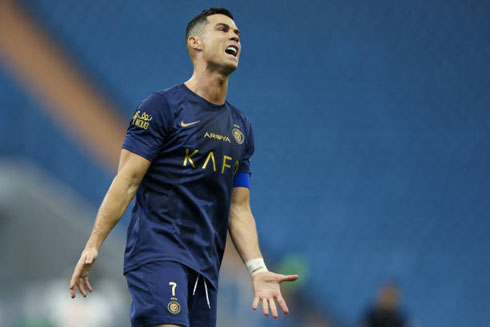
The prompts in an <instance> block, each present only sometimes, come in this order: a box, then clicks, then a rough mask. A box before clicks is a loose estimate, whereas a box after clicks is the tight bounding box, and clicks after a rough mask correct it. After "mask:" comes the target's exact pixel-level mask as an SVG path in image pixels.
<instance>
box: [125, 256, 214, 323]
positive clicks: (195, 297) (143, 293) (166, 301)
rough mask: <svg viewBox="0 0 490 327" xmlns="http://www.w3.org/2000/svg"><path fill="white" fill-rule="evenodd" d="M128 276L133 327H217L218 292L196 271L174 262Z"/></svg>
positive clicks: (152, 265)
mask: <svg viewBox="0 0 490 327" xmlns="http://www.w3.org/2000/svg"><path fill="white" fill-rule="evenodd" d="M125 276H126V280H127V282H128V288H129V293H130V294H131V298H132V299H133V302H132V303H131V309H130V315H131V325H132V326H133V327H143V326H151V325H158V324H175V325H181V326H185V327H215V326H216V306H217V290H216V289H214V288H213V286H211V284H209V283H208V282H207V281H205V279H204V278H203V277H202V276H200V275H199V274H198V273H197V272H195V271H194V270H192V269H190V268H188V267H186V266H184V265H182V264H180V263H177V262H173V261H157V262H151V263H147V264H145V265H143V266H141V267H139V268H137V269H135V270H132V271H128V272H127V273H126V274H125Z"/></svg>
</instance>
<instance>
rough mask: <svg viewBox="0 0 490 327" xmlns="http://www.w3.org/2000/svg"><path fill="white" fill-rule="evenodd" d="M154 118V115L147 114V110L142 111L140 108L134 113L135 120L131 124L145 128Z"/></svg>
mask: <svg viewBox="0 0 490 327" xmlns="http://www.w3.org/2000/svg"><path fill="white" fill-rule="evenodd" d="M152 119H153V117H152V116H151V115H150V114H147V113H146V112H141V110H138V111H136V112H135V113H134V116H133V120H132V122H131V124H133V125H135V126H138V127H141V128H143V129H148V126H150V121H151V120H152Z"/></svg>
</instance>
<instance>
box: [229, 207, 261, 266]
mask: <svg viewBox="0 0 490 327" xmlns="http://www.w3.org/2000/svg"><path fill="white" fill-rule="evenodd" d="M229 231H230V236H231V239H232V240H233V244H234V245H235V248H236V249H237V251H238V253H239V254H240V257H241V258H242V260H243V262H247V261H249V260H251V259H255V258H260V257H262V254H261V253H260V247H259V240H258V236H257V227H256V225H255V219H254V217H253V215H252V212H251V211H250V208H246V207H245V208H237V207H233V206H232V208H231V210H230V223H229Z"/></svg>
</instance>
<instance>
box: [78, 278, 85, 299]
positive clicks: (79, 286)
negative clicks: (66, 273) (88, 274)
mask: <svg viewBox="0 0 490 327" xmlns="http://www.w3.org/2000/svg"><path fill="white" fill-rule="evenodd" d="M81 280H82V278H79V279H78V281H77V282H76V283H75V284H76V285H77V287H78V290H79V291H80V293H81V294H82V295H83V297H87V291H85V288H83V284H82V283H81Z"/></svg>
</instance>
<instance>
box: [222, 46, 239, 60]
mask: <svg viewBox="0 0 490 327" xmlns="http://www.w3.org/2000/svg"><path fill="white" fill-rule="evenodd" d="M225 52H226V53H227V54H229V55H232V56H233V57H236V56H237V55H238V47H237V46H234V45H230V46H228V47H227V48H226V49H225Z"/></svg>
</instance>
